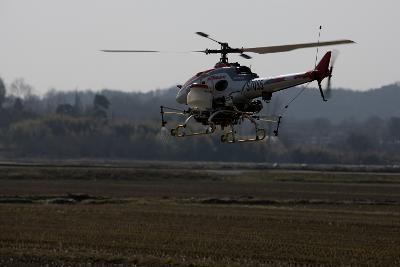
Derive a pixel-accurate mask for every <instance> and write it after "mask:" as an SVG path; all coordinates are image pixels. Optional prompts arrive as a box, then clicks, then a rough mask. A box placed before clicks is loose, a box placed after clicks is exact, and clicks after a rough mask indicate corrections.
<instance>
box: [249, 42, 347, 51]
mask: <svg viewBox="0 0 400 267" xmlns="http://www.w3.org/2000/svg"><path fill="white" fill-rule="evenodd" d="M352 43H355V42H354V41H352V40H334V41H327V42H319V43H302V44H290V45H276V46H265V47H252V48H242V51H243V52H253V53H258V54H270V53H280V52H287V51H292V50H295V49H301V48H309V47H317V46H328V45H341V44H352Z"/></svg>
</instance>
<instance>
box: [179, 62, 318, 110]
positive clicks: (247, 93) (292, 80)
mask: <svg viewBox="0 0 400 267" xmlns="http://www.w3.org/2000/svg"><path fill="white" fill-rule="evenodd" d="M317 72H318V71H317V70H312V71H308V72H302V73H296V74H288V75H282V76H277V77H269V78H259V77H258V75H257V74H256V73H253V72H252V71H251V70H250V68H248V67H246V66H240V65H239V64H237V63H233V64H220V65H219V64H217V65H216V67H215V68H214V69H210V70H206V71H203V72H199V73H198V74H196V75H195V76H193V77H192V78H191V79H189V80H188V81H187V82H186V83H185V84H184V85H183V86H182V87H181V89H180V90H179V92H178V94H177V96H176V100H177V102H178V103H180V104H186V105H189V106H190V103H189V102H188V94H189V93H190V91H191V90H193V88H196V89H197V87H200V88H203V89H204V90H206V91H207V92H208V93H209V94H210V95H211V96H212V108H218V107H220V106H221V105H222V106H224V107H229V106H234V107H235V108H237V109H239V110H241V111H243V112H247V111H254V109H252V105H251V103H252V101H253V100H254V99H256V98H259V97H262V98H263V99H264V100H266V101H267V102H268V101H269V100H271V96H272V93H274V92H277V91H280V90H283V89H287V88H290V87H294V86H297V85H301V84H304V83H308V82H311V81H313V80H316V79H317V78H318V75H317V74H318V73H317ZM248 108H250V110H247V109H248ZM261 108H262V107H261ZM197 109H199V108H197ZM200 109H201V108H200ZM260 110H261V109H260ZM260 110H258V111H260Z"/></svg>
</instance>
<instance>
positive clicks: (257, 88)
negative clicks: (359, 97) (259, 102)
mask: <svg viewBox="0 0 400 267" xmlns="http://www.w3.org/2000/svg"><path fill="white" fill-rule="evenodd" d="M330 59H331V52H327V53H326V54H325V56H324V57H323V58H322V59H321V61H320V62H319V63H318V65H317V66H316V68H315V69H314V70H311V71H307V72H302V73H295V74H289V75H282V76H277V77H272V78H257V79H253V80H251V81H249V82H247V83H246V84H245V85H244V86H243V88H242V91H241V96H240V98H247V99H252V98H257V97H261V96H262V95H263V94H265V93H274V92H277V91H281V90H284V89H287V88H290V87H294V86H298V85H301V84H305V83H309V82H312V81H318V84H320V83H321V81H322V80H323V79H325V78H326V77H329V76H330V69H329V63H330ZM238 97H239V96H238Z"/></svg>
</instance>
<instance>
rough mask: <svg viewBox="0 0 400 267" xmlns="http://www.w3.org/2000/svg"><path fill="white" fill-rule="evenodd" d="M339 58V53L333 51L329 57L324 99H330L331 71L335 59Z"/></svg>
mask: <svg viewBox="0 0 400 267" xmlns="http://www.w3.org/2000/svg"><path fill="white" fill-rule="evenodd" d="M338 56H339V51H338V50H333V51H332V57H331V64H330V67H329V76H328V81H327V83H326V89H325V96H326V98H331V97H332V73H333V69H334V66H335V63H336V59H337V57H338Z"/></svg>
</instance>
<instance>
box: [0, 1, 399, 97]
mask: <svg viewBox="0 0 400 267" xmlns="http://www.w3.org/2000/svg"><path fill="white" fill-rule="evenodd" d="M399 10H400V1H399V0H380V1H370V0H364V1H345V0H336V1H327V0H303V1H293V0H292V1H288V0H276V1H266V0H264V1H243V0H242V1H233V0H227V1H215V0H214V1H211V0H202V1H190V0H168V1H167V0H164V1H161V0H160V1H151V0H146V1H133V0H126V1H122V0H113V1H111V0H108V1H105V0H79V1H78V0H68V1H67V0H65V1H61V0H34V1H33V0H0V33H1V39H0V76H1V77H2V78H3V79H4V80H5V82H6V83H8V84H9V83H11V82H12V81H13V80H14V79H15V78H18V77H23V78H25V80H26V81H27V82H28V83H30V84H32V85H33V86H34V87H35V90H36V92H38V93H43V92H45V91H47V90H48V89H50V88H52V87H54V88H56V89H58V90H75V89H76V88H78V89H87V88H92V89H95V90H99V89H103V88H111V89H121V90H125V91H148V90H152V89H157V88H165V87H168V86H171V85H175V84H181V83H183V82H185V80H187V79H188V78H190V76H192V75H193V74H194V73H197V72H198V71H200V70H204V69H207V68H209V67H212V66H213V65H214V63H215V62H216V61H218V56H217V55H208V56H205V55H201V54H186V53H181V54H179V53H178V54H173V53H167V54H106V53H102V52H99V50H100V49H160V50H171V51H190V50H202V49H205V48H217V46H215V45H214V43H212V42H210V41H208V40H206V39H202V38H201V37H199V36H197V35H195V34H194V32H196V31H204V32H206V33H209V34H210V35H212V36H213V37H215V38H216V39H219V40H221V41H228V42H229V43H230V45H231V46H232V47H235V46H236V47H242V46H243V47H253V46H266V45H278V44H287V43H298V42H309V41H316V39H317V34H318V30H317V29H318V26H319V25H322V26H323V31H322V36H321V40H330V39H341V38H346V39H353V40H355V41H356V42H357V43H358V44H356V45H350V46H338V47H337V48H338V49H339V50H340V56H339V58H338V61H337V64H336V69H335V73H334V75H335V76H334V79H333V83H334V86H341V87H348V88H352V89H368V88H374V87H380V86H381V85H385V84H389V83H393V82H396V81H399V80H400V70H399V69H400V68H399V62H400V52H399V49H400V35H399V33H400V30H399V26H400V17H399ZM327 49H328V48H323V49H321V53H320V56H322V53H324V52H325V51H326V50H327ZM252 55H254V57H253V59H251V60H245V59H242V58H240V57H238V56H237V55H231V56H230V61H232V62H233V61H239V62H241V63H242V64H246V65H251V67H252V70H253V71H254V72H256V73H258V74H259V76H261V77H263V76H264V77H265V76H267V77H268V76H273V75H279V74H285V73H292V72H298V71H304V70H308V69H311V68H312V67H313V65H314V57H315V49H306V50H297V51H293V52H290V53H280V54H273V55H257V54H252Z"/></svg>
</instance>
